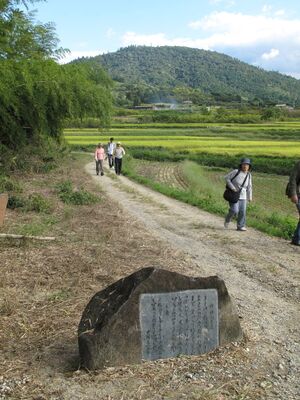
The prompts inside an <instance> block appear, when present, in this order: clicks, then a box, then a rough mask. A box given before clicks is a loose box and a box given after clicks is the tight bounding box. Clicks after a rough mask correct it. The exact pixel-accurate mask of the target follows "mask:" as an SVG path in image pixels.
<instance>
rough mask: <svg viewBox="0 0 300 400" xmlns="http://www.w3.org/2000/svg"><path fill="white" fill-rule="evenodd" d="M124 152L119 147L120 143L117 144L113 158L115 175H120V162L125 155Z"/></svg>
mask: <svg viewBox="0 0 300 400" xmlns="http://www.w3.org/2000/svg"><path fill="white" fill-rule="evenodd" d="M125 154H126V153H125V150H124V149H123V147H122V146H121V142H117V146H116V148H115V150H114V158H115V171H116V174H117V175H120V174H121V171H122V160H123V156H124V155H125Z"/></svg>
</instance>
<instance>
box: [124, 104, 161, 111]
mask: <svg viewBox="0 0 300 400" xmlns="http://www.w3.org/2000/svg"><path fill="white" fill-rule="evenodd" d="M129 108H130V109H132V110H154V109H155V107H154V105H153V104H144V105H142V106H133V107H129Z"/></svg>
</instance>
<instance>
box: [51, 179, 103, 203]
mask: <svg viewBox="0 0 300 400" xmlns="http://www.w3.org/2000/svg"><path fill="white" fill-rule="evenodd" d="M56 189H57V191H58V195H59V198H60V199H61V200H62V201H63V202H64V203H66V204H73V205H76V206H78V205H80V206H81V205H89V204H95V203H98V202H99V200H100V199H99V197H98V196H96V195H94V194H93V193H90V192H88V191H86V190H84V189H79V190H73V185H72V182H71V181H70V180H67V181H64V182H61V183H59V184H58V185H57V186H56Z"/></svg>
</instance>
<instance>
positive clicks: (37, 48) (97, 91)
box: [0, 0, 112, 149]
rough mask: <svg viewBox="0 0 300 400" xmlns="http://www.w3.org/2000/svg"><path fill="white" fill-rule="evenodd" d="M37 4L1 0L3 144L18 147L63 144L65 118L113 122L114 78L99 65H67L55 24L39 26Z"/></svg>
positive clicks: (0, 115) (0, 117) (0, 137)
mask: <svg viewBox="0 0 300 400" xmlns="http://www.w3.org/2000/svg"><path fill="white" fill-rule="evenodd" d="M36 2H37V0H31V1H26V0H24V1H20V0H0V76H1V79H0V141H1V145H2V149H3V146H5V147H6V148H9V149H15V148H16V147H17V146H18V147H20V146H22V145H27V144H28V143H31V144H32V143H40V142H41V140H42V139H43V138H49V137H51V138H54V139H55V140H59V139H60V138H61V134H62V124H63V120H64V119H65V118H66V117H74V116H78V115H81V114H82V113H83V114H84V116H87V115H90V116H96V117H98V118H100V119H101V120H102V121H103V124H108V123H109V117H110V109H111V103H112V97H111V95H110V90H111V80H110V78H108V76H107V75H106V74H105V73H104V71H103V70H102V69H101V68H100V67H98V68H96V67H95V66H92V65H91V66H90V67H88V68H87V67H85V66H81V67H80V66H78V67H76V68H74V67H71V66H62V65H59V64H58V62H57V61H58V59H59V58H60V57H61V56H62V55H63V54H64V53H65V51H66V50H64V49H61V48H58V43H59V40H58V38H57V36H56V34H55V29H54V26H53V24H51V23H48V24H36V23H35V21H34V14H33V13H31V12H29V11H28V7H29V5H30V4H31V3H36Z"/></svg>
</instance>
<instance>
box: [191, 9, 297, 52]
mask: <svg viewBox="0 0 300 400" xmlns="http://www.w3.org/2000/svg"><path fill="white" fill-rule="evenodd" d="M189 26H190V27H191V28H193V29H201V30H202V32H204V33H205V32H207V33H208V36H207V37H206V43H207V44H208V46H209V47H214V46H220V45H230V46H243V45H252V44H255V43H261V42H276V40H279V41H280V42H282V41H285V40H286V39H288V40H292V41H293V42H295V41H298V43H299V44H300V20H288V19H283V18H279V17H277V18H275V17H273V18H272V17H265V16H262V15H257V16H256V15H245V14H241V13H229V12H225V11H223V12H216V13H212V14H210V15H208V16H206V17H204V18H202V19H201V20H199V21H193V22H191V23H190V24H189ZM210 32H212V34H211V35H209V33H210Z"/></svg>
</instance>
